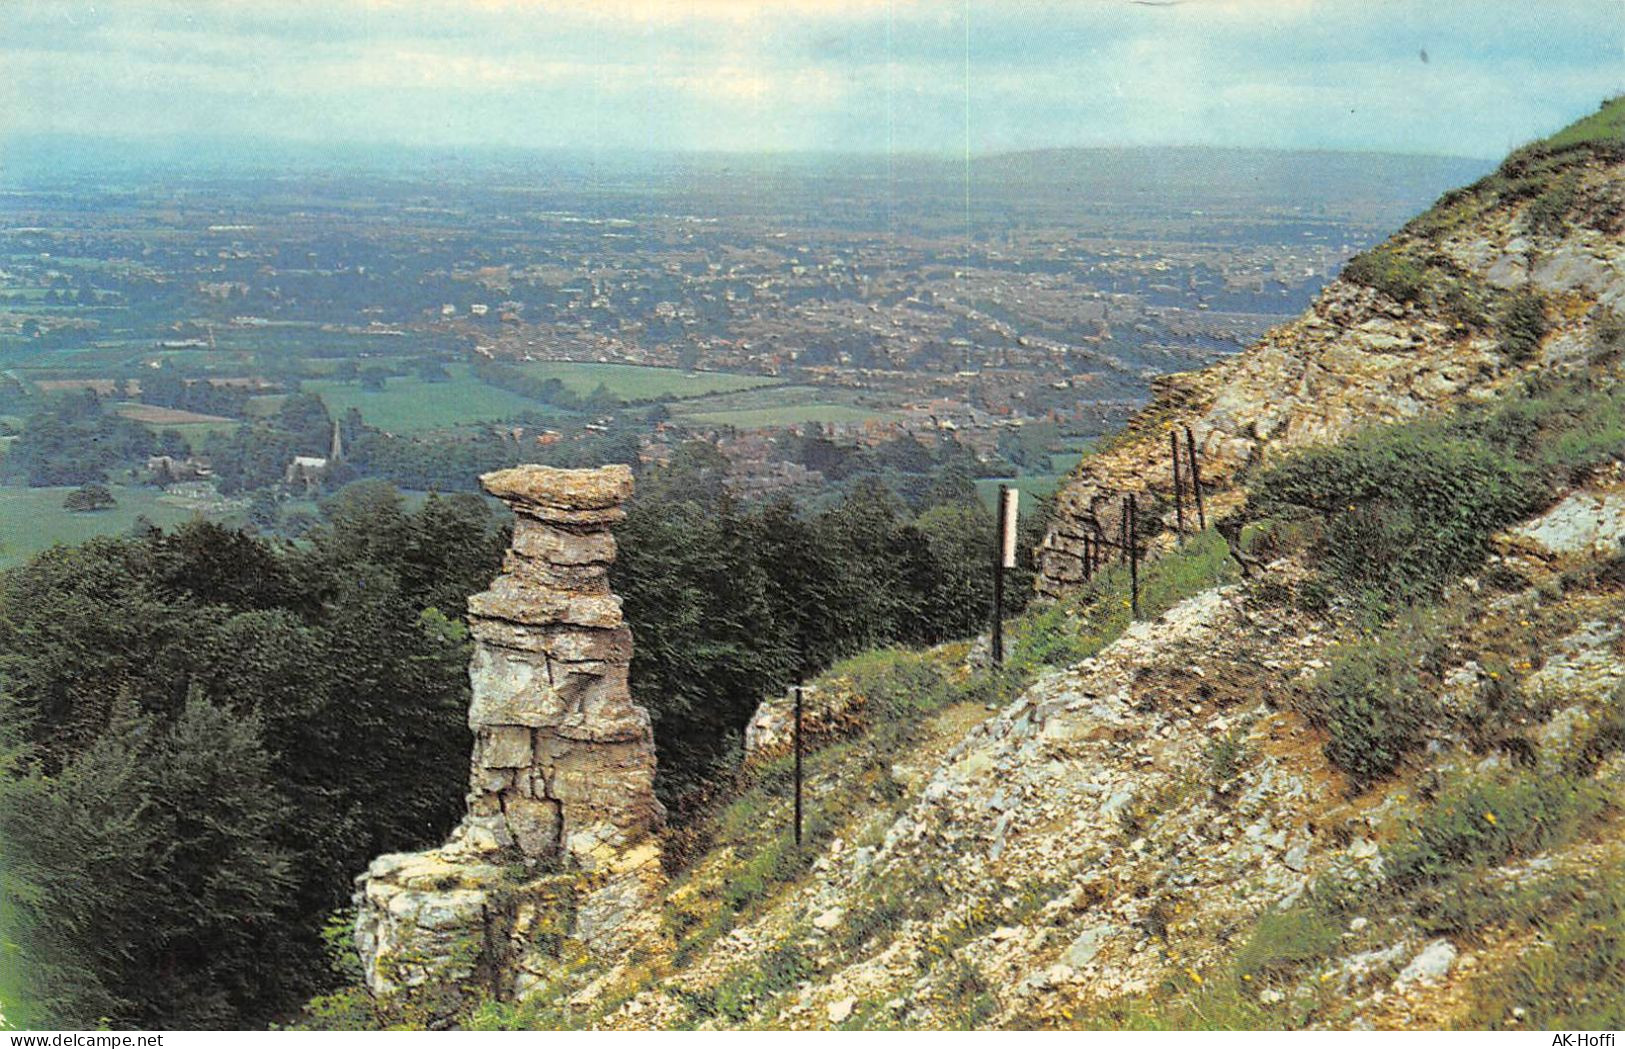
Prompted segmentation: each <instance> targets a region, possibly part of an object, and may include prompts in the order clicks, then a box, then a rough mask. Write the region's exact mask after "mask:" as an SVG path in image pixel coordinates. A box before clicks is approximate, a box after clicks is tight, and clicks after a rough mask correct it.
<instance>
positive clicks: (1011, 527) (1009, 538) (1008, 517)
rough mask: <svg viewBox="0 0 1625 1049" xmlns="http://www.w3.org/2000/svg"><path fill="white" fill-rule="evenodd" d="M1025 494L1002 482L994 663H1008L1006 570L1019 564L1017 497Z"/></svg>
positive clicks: (995, 578)
mask: <svg viewBox="0 0 1625 1049" xmlns="http://www.w3.org/2000/svg"><path fill="white" fill-rule="evenodd" d="M1020 496H1021V493H1020V492H1019V491H1017V490H1015V489H1013V488H1011V487H1010V486H1009V485H1003V484H1001V485H999V509H998V514H999V528H998V532H999V534H998V545H997V547H996V548H995V552H996V554H997V556H996V557H994V559H993V644H992V649H993V665H994V666H996V667H1002V666H1004V570H1005V569H1006V568H1014V567H1016V523H1017V513H1018V511H1017V500H1018V499H1019V498H1020Z"/></svg>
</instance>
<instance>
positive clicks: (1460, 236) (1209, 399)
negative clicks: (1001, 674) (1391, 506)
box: [1037, 163, 1625, 597]
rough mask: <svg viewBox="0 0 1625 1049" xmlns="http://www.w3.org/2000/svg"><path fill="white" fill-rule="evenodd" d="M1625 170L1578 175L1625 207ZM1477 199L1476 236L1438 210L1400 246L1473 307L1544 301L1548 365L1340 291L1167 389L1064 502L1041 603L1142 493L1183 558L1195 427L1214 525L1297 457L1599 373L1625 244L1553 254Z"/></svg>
mask: <svg viewBox="0 0 1625 1049" xmlns="http://www.w3.org/2000/svg"><path fill="white" fill-rule="evenodd" d="M1621 171H1622V168H1621V166H1620V165H1618V164H1617V163H1611V164H1599V163H1578V164H1576V165H1575V166H1573V167H1572V168H1571V169H1570V172H1569V174H1570V176H1571V177H1572V178H1573V179H1574V180H1575V183H1574V184H1575V185H1576V186H1577V187H1579V190H1580V196H1581V197H1587V199H1597V200H1604V199H1606V200H1617V197H1618V192H1619V191H1618V185H1619V179H1620V175H1621ZM1463 194H1464V195H1463V196H1461V197H1460V199H1459V200H1458V203H1457V204H1456V205H1455V206H1456V207H1457V208H1470V209H1477V211H1476V212H1475V217H1474V218H1473V219H1472V220H1471V221H1462V222H1459V223H1454V224H1452V223H1451V222H1449V221H1446V220H1447V219H1448V214H1441V213H1440V212H1439V209H1437V208H1436V209H1435V211H1434V212H1431V213H1429V215H1426V216H1423V219H1422V220H1418V221H1419V222H1422V221H1423V220H1428V219H1430V218H1431V219H1432V221H1433V222H1434V223H1435V224H1438V225H1441V226H1442V229H1441V230H1440V231H1439V232H1436V233H1433V234H1426V233H1425V232H1423V231H1422V229H1424V228H1425V225H1426V223H1425V222H1424V226H1423V227H1420V228H1419V229H1417V230H1413V229H1410V228H1407V230H1406V231H1402V232H1401V233H1400V234H1398V235H1396V236H1395V237H1394V238H1393V239H1391V240H1390V241H1389V242H1388V243H1387V245H1385V247H1386V248H1391V249H1398V250H1403V251H1408V252H1410V257H1412V258H1414V259H1421V260H1432V261H1431V262H1430V263H1429V264H1430V265H1435V266H1436V267H1437V268H1439V269H1440V270H1441V272H1443V271H1448V272H1449V273H1450V274H1452V276H1451V277H1450V278H1449V280H1448V281H1447V282H1446V283H1447V284H1448V285H1449V287H1454V288H1456V289H1457V290H1458V292H1460V293H1461V294H1465V295H1467V296H1468V297H1469V298H1471V297H1472V296H1478V297H1479V298H1481V299H1482V300H1483V301H1485V302H1493V301H1495V300H1496V297H1497V296H1504V295H1506V294H1509V293H1511V292H1514V291H1520V290H1521V291H1528V292H1533V293H1536V294H1537V295H1539V296H1541V297H1542V298H1543V300H1544V303H1545V306H1546V314H1547V316H1546V319H1547V322H1548V325H1549V329H1550V330H1549V333H1548V335H1547V336H1546V338H1545V339H1544V341H1543V343H1542V345H1541V346H1540V348H1539V349H1538V351H1537V352H1535V353H1533V354H1531V355H1529V356H1528V357H1527V358H1523V359H1519V358H1518V357H1517V356H1516V355H1509V353H1508V350H1507V346H1506V344H1505V343H1503V341H1502V340H1501V338H1500V335H1499V333H1498V332H1497V331H1496V330H1495V325H1494V324H1493V323H1489V322H1488V321H1485V322H1482V323H1477V324H1474V325H1472V326H1469V325H1466V324H1464V323H1463V322H1462V320H1461V318H1460V316H1459V313H1460V312H1461V311H1458V310H1453V309H1452V308H1450V307H1449V305H1448V302H1445V303H1443V304H1441V302H1433V303H1432V304H1431V305H1428V304H1421V303H1418V302H1414V301H1405V302H1401V301H1397V300H1395V299H1394V298H1392V297H1390V296H1389V295H1387V294H1384V293H1383V292H1380V291H1376V290H1373V289H1372V288H1369V287H1365V286H1362V285H1360V284H1356V283H1354V282H1353V281H1350V280H1348V279H1338V280H1335V281H1333V282H1332V283H1331V284H1329V285H1327V287H1326V288H1325V290H1324V291H1323V292H1322V293H1321V295H1320V296H1319V297H1318V298H1317V299H1316V301H1315V303H1314V304H1313V305H1312V306H1311V307H1310V309H1309V310H1308V311H1306V312H1305V313H1304V314H1303V315H1302V316H1301V317H1299V318H1298V319H1296V320H1293V321H1291V322H1289V323H1287V324H1283V325H1281V326H1280V327H1278V328H1275V329H1273V330H1271V331H1270V332H1269V333H1267V334H1266V335H1265V336H1264V337H1263V338H1262V339H1260V340H1259V341H1258V342H1257V343H1255V344H1254V345H1253V346H1252V347H1250V348H1249V349H1248V350H1247V351H1246V352H1244V353H1242V354H1240V355H1238V356H1236V357H1234V358H1231V359H1229V360H1227V361H1224V362H1221V363H1219V364H1217V365H1214V366H1213V367H1210V368H1207V369H1204V370H1202V371H1199V372H1189V373H1184V374H1179V375H1168V376H1163V377H1162V378H1161V379H1159V380H1158V381H1156V382H1155V383H1154V384H1153V398H1152V402H1151V404H1150V405H1149V406H1148V407H1147V408H1146V409H1145V410H1144V411H1142V412H1140V413H1139V414H1138V415H1137V416H1136V417H1135V418H1134V419H1133V420H1131V422H1130V424H1129V426H1128V428H1127V429H1126V430H1125V432H1124V433H1123V434H1121V435H1119V436H1118V437H1117V438H1116V439H1114V440H1113V441H1111V442H1109V446H1108V447H1106V448H1104V449H1103V450H1102V451H1100V452H1098V453H1096V454H1092V455H1090V456H1088V457H1086V458H1085V459H1084V461H1083V463H1082V464H1081V465H1080V467H1079V469H1078V472H1077V474H1076V475H1075V476H1074V477H1073V478H1072V479H1071V480H1070V481H1069V482H1068V483H1067V484H1065V485H1063V486H1062V488H1061V491H1060V492H1059V493H1057V496H1056V502H1055V515H1054V519H1053V524H1052V527H1051V529H1050V532H1049V534H1048V535H1047V536H1046V537H1045V540H1044V543H1043V545H1042V546H1041V547H1040V548H1039V550H1038V551H1037V561H1038V568H1039V571H1038V579H1037V586H1038V591H1039V593H1040V594H1041V595H1042V596H1045V597H1060V596H1062V595H1064V594H1066V593H1067V592H1069V591H1071V590H1072V589H1074V588H1076V587H1077V586H1079V585H1080V584H1081V583H1082V582H1083V580H1084V577H1085V574H1086V571H1087V566H1086V562H1085V555H1086V553H1087V544H1086V542H1085V541H1086V540H1099V539H1104V540H1105V542H1106V543H1107V544H1111V543H1113V542H1115V541H1116V540H1117V538H1118V536H1119V534H1120V533H1119V529H1120V527H1121V514H1122V508H1123V505H1124V498H1123V497H1124V496H1125V495H1127V494H1129V493H1133V494H1134V495H1135V496H1136V498H1137V500H1138V503H1139V508H1140V512H1141V517H1142V520H1140V521H1138V522H1137V524H1138V525H1139V532H1140V534H1141V535H1142V536H1148V537H1150V538H1151V539H1152V540H1153V543H1152V545H1153V547H1155V546H1156V545H1157V544H1158V543H1160V544H1161V545H1166V544H1167V543H1168V541H1169V539H1170V530H1171V528H1172V526H1173V524H1174V522H1175V519H1176V516H1177V515H1176V511H1175V506H1174V501H1173V492H1174V476H1173V465H1172V460H1173V456H1172V452H1171V450H1170V447H1169V434H1170V432H1172V433H1174V434H1176V436H1177V437H1179V439H1180V440H1181V443H1183V439H1184V431H1185V428H1186V427H1189V429H1190V430H1191V433H1192V435H1193V436H1194V439H1195V443H1196V444H1197V447H1198V459H1199V462H1200V467H1201V474H1202V480H1203V482H1204V485H1205V486H1206V491H1207V495H1208V498H1209V506H1208V507H1207V510H1208V514H1207V516H1208V518H1209V519H1210V520H1211V519H1213V518H1214V517H1216V516H1223V515H1225V514H1226V513H1228V512H1230V511H1232V510H1234V508H1235V507H1236V506H1238V505H1240V503H1241V502H1242V501H1243V496H1242V493H1241V492H1240V491H1239V490H1237V484H1238V480H1239V478H1240V476H1241V475H1242V473H1243V472H1245V471H1247V470H1249V469H1251V468H1254V467H1257V466H1260V465H1267V464H1268V463H1270V462H1273V461H1275V460H1276V459H1278V458H1280V457H1281V456H1283V455H1285V454H1287V453H1289V452H1291V451H1293V450H1296V449H1299V448H1304V447H1307V446H1310V445H1317V444H1328V443H1332V442H1335V441H1339V440H1342V439H1343V438H1345V437H1347V436H1348V435H1349V434H1351V433H1353V432H1354V431H1356V430H1358V429H1360V428H1362V427H1365V426H1370V425H1373V424H1377V423H1390V422H1397V421H1401V420H1405V419H1413V418H1416V417H1417V416H1420V415H1423V414H1425V413H1428V412H1433V411H1437V410H1441V409H1447V408H1450V407H1452V406H1454V405H1456V404H1459V403H1461V402H1464V401H1472V400H1488V399H1492V398H1494V397H1495V396H1496V395H1497V394H1498V393H1499V392H1500V391H1502V390H1504V389H1505V388H1506V387H1507V386H1509V385H1510V384H1512V383H1513V382H1516V381H1518V379H1520V378H1521V377H1522V376H1524V375H1527V374H1529V373H1531V372H1537V371H1550V370H1553V369H1561V368H1564V367H1567V366H1570V365H1573V364H1576V363H1580V362H1583V361H1584V360H1585V358H1586V355H1587V354H1588V352H1589V347H1591V346H1592V345H1593V344H1594V343H1595V337H1594V334H1593V332H1592V327H1593V324H1594V322H1595V319H1596V318H1597V317H1599V316H1603V315H1611V314H1612V313H1615V312H1617V311H1619V310H1620V309H1622V308H1625V240H1622V239H1621V237H1620V236H1619V231H1618V230H1600V229H1596V228H1592V227H1591V226H1588V225H1586V224H1585V223H1584V222H1575V223H1574V224H1573V225H1572V227H1571V228H1569V229H1568V230H1567V232H1565V234H1564V235H1563V236H1562V237H1561V238H1557V239H1553V238H1552V237H1550V236H1543V235H1539V234H1536V233H1533V232H1531V229H1532V221H1531V219H1530V217H1529V210H1530V208H1531V207H1532V204H1531V203H1530V202H1529V201H1528V200H1522V199H1519V200H1514V201H1512V202H1510V203H1509V202H1507V201H1504V200H1500V199H1492V198H1491V197H1490V196H1489V195H1488V194H1489V191H1488V190H1479V189H1476V188H1474V189H1469V190H1467V191H1463ZM1610 206H1612V205H1610ZM1418 265H1420V263H1418ZM1448 290H1449V288H1448V287H1447V288H1446V291H1448ZM1446 298H1447V299H1448V296H1446ZM1489 312H1490V313H1491V314H1492V315H1493V312H1494V311H1493V310H1490V311H1489ZM1189 483H1190V481H1189V472H1188V467H1187V468H1185V475H1184V478H1183V488H1184V490H1185V493H1186V494H1185V499H1186V503H1185V515H1186V521H1187V522H1191V521H1193V520H1194V514H1193V513H1192V506H1191V503H1190V499H1191V496H1190V494H1189ZM1159 533H1160V534H1159ZM1108 549H1110V547H1108ZM1113 553H1115V551H1113Z"/></svg>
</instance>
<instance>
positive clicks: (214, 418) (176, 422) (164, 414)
mask: <svg viewBox="0 0 1625 1049" xmlns="http://www.w3.org/2000/svg"><path fill="white" fill-rule="evenodd" d="M118 413H119V414H120V415H122V416H124V417H125V418H126V419H134V420H135V421H136V422H138V423H146V424H147V425H148V426H183V425H186V424H188V423H224V424H226V425H227V426H235V425H237V420H235V419H229V418H227V417H226V416H224V415H206V414H204V413H203V412H189V411H186V410H184V409H181V408H163V407H160V406H158V405H156V404H135V403H131V402H126V403H123V404H120V405H119V406H118Z"/></svg>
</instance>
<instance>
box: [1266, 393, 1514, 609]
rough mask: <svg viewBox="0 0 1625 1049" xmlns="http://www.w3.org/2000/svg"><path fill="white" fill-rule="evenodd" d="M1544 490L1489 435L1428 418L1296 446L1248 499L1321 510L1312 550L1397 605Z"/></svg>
mask: <svg viewBox="0 0 1625 1049" xmlns="http://www.w3.org/2000/svg"><path fill="white" fill-rule="evenodd" d="M1544 490H1545V486H1544V485H1543V484H1542V483H1541V480H1540V478H1539V477H1538V475H1537V474H1536V473H1535V471H1533V470H1532V469H1530V468H1529V467H1528V466H1527V465H1526V464H1524V463H1522V462H1520V461H1518V460H1517V459H1516V458H1514V457H1513V456H1511V455H1508V454H1507V453H1506V452H1505V451H1503V450H1502V449H1500V448H1497V447H1495V446H1493V445H1492V444H1491V443H1490V442H1489V441H1487V440H1484V439H1482V438H1479V437H1475V436H1472V435H1470V434H1467V433H1464V432H1462V431H1461V430H1460V429H1459V428H1453V427H1452V425H1451V424H1450V423H1448V422H1444V423H1441V422H1431V421H1430V422H1418V423H1409V424H1405V425H1400V426H1390V427H1383V428H1380V429H1374V430H1368V431H1366V432H1364V433H1362V434H1358V435H1356V436H1355V437H1353V438H1351V439H1350V440H1348V441H1347V442H1345V443H1343V444H1341V445H1337V446H1334V447H1329V448H1315V449H1310V450H1307V451H1304V452H1300V453H1298V454H1297V455H1295V456H1293V457H1292V458H1290V459H1288V460H1287V461H1285V462H1283V463H1282V464H1280V465H1279V466H1277V467H1275V468H1273V469H1271V470H1269V471H1267V472H1266V473H1265V474H1264V475H1263V476H1262V477H1261V478H1260V479H1259V482H1258V484H1257V485H1256V487H1255V506H1256V508H1257V510H1258V511H1259V512H1262V513H1266V514H1267V513H1273V512H1283V511H1290V510H1298V511H1310V512H1313V513H1317V514H1319V515H1321V517H1322V518H1323V520H1324V521H1325V527H1324V530H1323V532H1322V535H1321V537H1320V539H1319V541H1318V544H1317V545H1318V549H1317V553H1318V554H1319V557H1320V560H1321V562H1322V563H1323V565H1324V566H1325V567H1326V568H1327V569H1328V570H1329V572H1330V574H1331V575H1332V576H1333V577H1334V578H1335V579H1337V580H1338V581H1340V582H1341V583H1343V584H1344V585H1345V586H1346V587H1349V588H1352V589H1356V590H1360V589H1372V590H1375V591H1376V592H1377V594H1378V596H1379V597H1381V598H1382V599H1384V600H1387V601H1389V602H1392V603H1394V604H1400V603H1405V602H1408V601H1410V600H1413V599H1415V598H1418V597H1423V596H1428V595H1431V594H1435V593H1437V592H1438V591H1439V590H1440V589H1441V588H1442V587H1443V586H1444V584H1446V583H1448V582H1449V581H1450V580H1452V579H1454V578H1455V577H1457V576H1459V575H1460V574H1462V573H1463V572H1465V571H1467V570H1469V569H1471V568H1473V567H1476V566H1477V565H1478V564H1479V563H1480V562H1481V561H1482V560H1483V558H1484V555H1485V553H1486V552H1487V550H1488V540H1489V537H1490V535H1491V534H1492V533H1494V532H1495V531H1496V530H1497V529H1499V528H1503V527H1505V526H1506V525H1508V524H1510V523H1512V522H1513V521H1516V520H1518V519H1519V518H1520V517H1522V516H1524V515H1526V514H1528V513H1530V512H1532V511H1533V510H1534V509H1536V508H1537V507H1538V505H1539V503H1540V499H1541V496H1542V495H1543V493H1544Z"/></svg>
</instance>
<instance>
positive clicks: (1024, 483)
mask: <svg viewBox="0 0 1625 1049" xmlns="http://www.w3.org/2000/svg"><path fill="white" fill-rule="evenodd" d="M1056 458H1060V456H1057V457H1056ZM1075 458H1076V457H1074V459H1075ZM1065 479H1066V474H1065V473H1064V472H1063V473H1049V474H1024V475H1022V476H1021V477H982V478H978V479H977V481H976V494H977V496H978V497H980V498H981V500H982V505H983V506H986V507H987V508H988V509H990V510H991V509H993V506H994V504H995V503H996V502H997V501H998V498H999V485H1001V484H1007V485H1009V486H1010V487H1012V488H1014V489H1015V490H1016V491H1018V492H1020V493H1021V500H1020V507H1021V514H1022V516H1023V517H1025V516H1027V515H1028V514H1032V513H1036V512H1037V511H1038V497H1040V496H1045V495H1054V494H1055V490H1056V489H1057V488H1059V487H1060V486H1061V482H1062V481H1063V480H1065Z"/></svg>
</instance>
